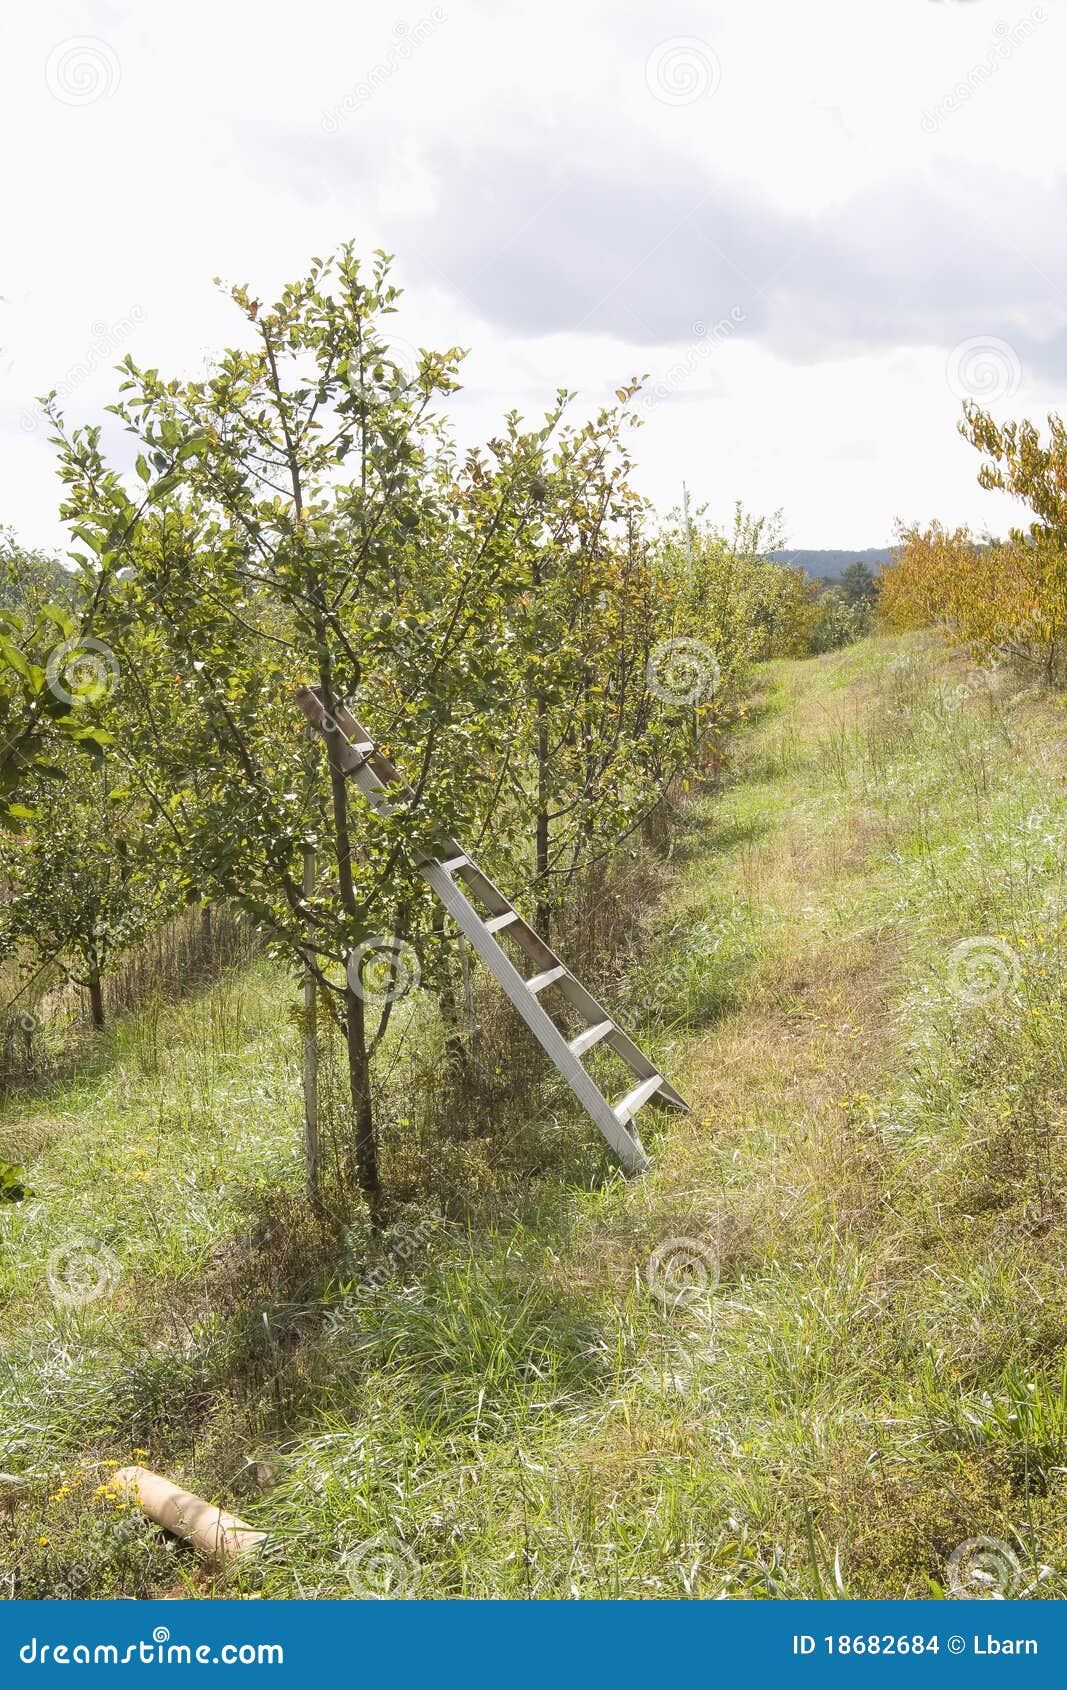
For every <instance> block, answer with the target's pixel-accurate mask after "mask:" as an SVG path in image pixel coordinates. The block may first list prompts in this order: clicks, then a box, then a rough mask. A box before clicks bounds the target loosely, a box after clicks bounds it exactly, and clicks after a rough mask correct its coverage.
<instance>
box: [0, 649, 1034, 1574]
mask: <svg viewBox="0 0 1067 1690" xmlns="http://www.w3.org/2000/svg"><path fill="white" fill-rule="evenodd" d="M965 676H966V670H965V666H964V665H963V664H961V663H958V662H956V661H955V660H952V659H950V658H947V657H946V656H945V655H944V654H943V653H941V652H940V651H939V650H938V649H937V648H936V647H935V646H933V645H932V644H931V643H930V642H928V641H926V640H925V639H922V638H916V637H911V638H908V639H904V640H888V639H878V640H871V641H865V642H862V643H861V644H860V645H857V646H855V647H852V648H849V649H848V650H846V651H845V652H841V653H835V654H832V655H830V656H827V657H824V658H820V659H816V660H811V661H808V662H797V663H792V662H790V663H785V662H783V663H779V664H774V665H770V666H768V667H767V668H766V669H765V670H764V671H762V672H761V677H760V695H759V697H758V698H757V699H755V700H754V704H753V710H752V720H751V723H750V725H749V727H748V728H747V729H746V730H745V731H744V733H743V734H742V736H741V737H740V739H739V741H738V742H737V744H736V747H735V761H734V768H733V771H732V775H731V779H730V783H729V785H728V787H727V789H726V790H725V791H724V792H722V793H719V794H717V795H714V796H705V797H703V798H701V799H700V800H699V801H698V802H696V803H694V805H693V807H692V809H691V810H690V811H689V813H688V816H687V819H686V825H685V831H684V833H683V836H682V837H681V839H680V841H679V843H678V846H677V848H676V851H675V858H674V864H673V873H672V878H671V881H670V885H669V888H668V890H667V892H666V894H665V895H664V897H662V898H661V899H660V901H659V902H658V904H657V905H656V907H655V909H654V911H653V912H652V914H651V916H650V918H649V922H648V924H647V931H646V933H645V935H644V951H645V955H646V958H647V964H646V966H643V967H641V968H635V969H634V970H633V971H632V972H631V974H630V975H629V977H628V978H627V979H626V980H625V981H622V982H620V983H619V984H618V986H617V988H616V989H615V992H614V996H613V997H612V1002H613V1004H614V1003H618V1004H619V1006H620V1015H621V1016H624V1018H625V1015H626V1014H628V1017H629V1020H630V1021H631V1023H634V1024H637V1025H639V1026H640V1029H641V1035H642V1037H643V1039H644V1040H645V1041H646V1042H647V1043H648V1044H650V1045H651V1047H652V1048H653V1049H654V1050H655V1052H656V1054H657V1057H658V1058H659V1059H660V1060H661V1061H662V1062H663V1063H664V1064H665V1066H666V1067H667V1069H668V1071H669V1072H670V1074H671V1077H672V1078H673V1079H674V1080H675V1081H676V1083H677V1084H678V1085H679V1086H680V1087H681V1089H682V1090H683V1091H685V1092H686V1094H687V1095H688V1096H689V1097H690V1099H691V1101H692V1103H693V1113H692V1115H691V1116H690V1117H688V1118H685V1119H683V1118H680V1117H678V1116H677V1115H666V1114H665V1115H661V1116H658V1117H653V1116H652V1115H650V1114H648V1113H646V1114H645V1115H644V1116H643V1117H642V1131H643V1132H644V1133H645V1134H646V1142H647V1143H650V1145H651V1148H653V1150H654V1152H655V1164H654V1168H653V1171H652V1172H651V1173H650V1174H649V1175H648V1176H646V1177H645V1178H643V1179H641V1180H639V1181H635V1182H632V1183H626V1182H624V1181H622V1180H621V1179H618V1178H616V1177H613V1176H612V1175H611V1173H610V1170H609V1165H608V1163H607V1161H606V1159H605V1158H604V1156H603V1155H602V1154H601V1153H600V1150H599V1148H598V1145H597V1144H596V1143H595V1142H594V1141H593V1140H594V1135H593V1134H592V1132H591V1129H589V1128H588V1127H587V1125H586V1124H585V1123H584V1121H583V1120H582V1119H581V1118H580V1117H578V1116H576V1115H575V1113H574V1111H573V1109H572V1108H571V1107H570V1106H569V1104H568V1102H567V1098H566V1094H565V1093H561V1092H560V1090H559V1088H557V1087H554V1086H553V1084H552V1083H551V1080H550V1079H549V1080H547V1081H545V1080H543V1079H540V1080H538V1081H537V1082H536V1084H537V1086H538V1088H539V1089H538V1091H537V1103H536V1108H531V1107H529V1106H524V1107H522V1108H521V1109H520V1108H517V1107H516V1106H515V1104H514V1102H513V1101H512V1102H511V1103H505V1104H504V1105H503V1106H502V1109H501V1118H500V1120H499V1122H498V1124H497V1127H496V1129H495V1130H494V1131H488V1132H487V1131H481V1132H478V1133H471V1132H465V1131H462V1130H460V1124H459V1123H458V1122H450V1121H449V1120H448V1119H447V1118H446V1119H445V1120H444V1122H443V1124H442V1120H441V1118H440V1115H439V1114H438V1116H437V1117H435V1118H433V1119H431V1117H430V1115H429V1114H428V1113H426V1112H425V1111H424V1112H423V1113H421V1114H420V1112H419V1105H418V1102H417V1097H418V1096H419V1095H421V1092H420V1090H419V1088H420V1087H423V1088H424V1086H425V1081H426V1077H427V1075H432V1073H433V1072H434V1071H435V1068H436V1066H437V1045H436V1040H437V1038H438V1034H437V1033H436V1031H435V1030H434V1029H433V1028H432V1027H431V1026H430V1025H429V1024H428V1022H427V1021H426V1019H425V1017H424V1016H422V1018H421V1019H420V1015H421V1012H420V1011H418V1010H415V1011H413V1017H414V1018H413V1019H411V1018H409V1021H408V1023H407V1032H406V1034H405V1033H404V1030H403V1028H401V1030H400V1033H399V1035H398V1037H399V1038H400V1039H401V1040H403V1039H404V1038H405V1037H406V1038H407V1047H406V1050H407V1054H406V1055H404V1056H403V1057H401V1056H400V1054H399V1046H398V1054H397V1055H396V1060H395V1067H394V1073H393V1078H392V1080H391V1082H390V1084H391V1086H392V1088H393V1090H392V1092H391V1094H390V1099H389V1102H388V1108H387V1115H388V1119H389V1122H390V1130H389V1134H388V1140H387V1146H386V1164H387V1170H388V1172H389V1176H390V1178H391V1181H392V1184H393V1187H394V1189H395V1190H396V1191H397V1192H398V1193H399V1198H398V1200H397V1202H396V1203H395V1205H394V1211H393V1214H392V1218H391V1221H390V1224H389V1226H388V1227H387V1228H386V1230H385V1231H384V1232H383V1233H382V1234H380V1235H377V1236H373V1235H371V1234H370V1233H369V1231H368V1230H367V1229H366V1228H365V1227H364V1226H363V1225H362V1224H361V1223H359V1221H358V1219H357V1220H356V1221H354V1222H353V1224H352V1226H351V1227H350V1228H349V1229H348V1230H347V1232H346V1233H345V1234H344V1235H343V1236H342V1237H341V1238H340V1239H339V1240H338V1239H329V1238H326V1237H324V1236H323V1235H322V1233H321V1232H320V1231H319V1230H317V1229H316V1228H315V1226H314V1225H313V1223H312V1221H311V1219H310V1217H309V1216H308V1215H307V1213H306V1211H305V1210H304V1208H303V1206H302V1203H301V1200H300V1198H299V1178H300V1168H299V1088H298V1063H299V1050H298V1044H297V1037H296V1031H295V1027H294V1025H293V1023H292V1019H291V1016H290V1014H289V1003H290V1000H291V998H292V996H293V993H292V989H291V988H290V987H287V986H286V985H285V984H284V983H283V982H282V981H280V980H279V979H278V978H277V976H276V975H275V974H273V973H272V971H271V969H270V968H269V966H268V965H266V964H257V965H255V966H254V967H253V968H251V969H249V970H246V971H244V972H242V973H240V974H235V975H233V976H230V977H228V978H226V979H224V980H223V981H221V982H220V983H218V984H217V985H216V986H214V987H212V988H211V989H210V990H207V991H204V992H203V993H201V994H199V995H198V996H195V997H191V998H188V999H186V1000H185V1001H184V1002H182V1003H180V1004H178V1005H171V1006H169V1007H159V1008H156V1009H149V1010H146V1011H142V1012H141V1013H140V1014H138V1015H135V1016H132V1017H131V1018H130V1019H129V1020H127V1021H126V1022H124V1023H123V1024H122V1025H121V1026H120V1028H119V1030H118V1031H117V1033H115V1034H114V1035H112V1037H111V1039H110V1041H109V1042H108V1043H107V1044H106V1046H105V1047H104V1048H103V1049H102V1050H101V1051H99V1052H98V1054H97V1058H96V1061H95V1062H94V1066H93V1068H92V1070H91V1071H86V1072H85V1073H84V1075H83V1077H82V1079H80V1080H75V1081H73V1082H71V1083H68V1084H65V1085H63V1086H62V1087H60V1088H57V1089H55V1090H53V1091H51V1092H49V1093H48V1094H46V1095H39V1096H37V1097H35V1098H33V1099H32V1100H30V1099H27V1100H23V1102H21V1103H17V1104H16V1103H12V1104H10V1105H9V1106H8V1107H7V1109H6V1111H5V1112H4V1113H3V1115H2V1116H0V1159H3V1158H4V1157H6V1158H7V1159H9V1160H19V1161H21V1162H23V1164H24V1165H25V1166H26V1169H27V1173H28V1177H29V1180H30V1184H31V1186H32V1188H33V1192H34V1195H33V1196H32V1197H31V1198H30V1199H29V1200H28V1201H27V1202H25V1203H23V1204H20V1205H14V1206H12V1205H6V1206H3V1207H0V1244H2V1255H0V1301H2V1304H3V1325H4V1334H5V1335H4V1338H3V1340H2V1345H0V1470H2V1471H3V1472H4V1473H6V1474H9V1475H11V1477H12V1479H18V1480H20V1481H22V1482H21V1483H20V1484H19V1485H17V1486H16V1485H14V1484H11V1485H10V1486H9V1488H8V1489H7V1490H6V1491H5V1489H4V1488H3V1485H2V1484H0V1592H4V1591H5V1581H6V1593H7V1594H11V1595H18V1596H44V1595H50V1594H56V1593H59V1594H68V1593H69V1594H89V1595H94V1596H103V1595H109V1594H115V1593H121V1594H132V1595H144V1594H152V1593H159V1592H162V1591H165V1590H168V1589H177V1590H181V1591H182V1592H183V1593H186V1594H190V1595H210V1594H219V1593H222V1592H224V1591H226V1592H233V1593H238V1592H241V1591H249V1592H252V1591H257V1592H261V1593H262V1594H264V1595H268V1596H297V1595H308V1596H327V1597H333V1596H344V1595H351V1594H378V1595H384V1594H390V1595H406V1596H529V1597H569V1596H575V1597H614V1596H623V1597H684V1596H696V1597H715V1596H739V1597H816V1596H831V1597H833V1596H850V1597H860V1596H875V1595H877V1596H894V1597H909V1596H911V1597H919V1596H927V1595H929V1594H931V1592H933V1593H934V1594H936V1593H938V1592H939V1591H940V1590H945V1589H948V1588H949V1586H950V1582H951V1578H952V1573H951V1567H952V1565H953V1556H954V1552H957V1551H959V1550H960V1547H961V1546H964V1549H963V1556H964V1560H963V1565H964V1566H966V1565H968V1564H969V1563H968V1557H970V1558H971V1559H972V1560H973V1553H972V1550H971V1549H970V1548H968V1547H967V1546H968V1545H970V1543H971V1540H975V1539H989V1540H992V1541H991V1544H989V1545H986V1546H985V1548H984V1550H982V1551H980V1552H979V1561H980V1566H979V1573H978V1575H977V1576H978V1577H979V1578H982V1577H985V1578H986V1580H987V1582H988V1581H989V1580H990V1579H992V1580H993V1582H994V1583H995V1584H997V1583H999V1587H1000V1588H1002V1589H1005V1590H1008V1591H1010V1592H1011V1593H1016V1594H1018V1593H1030V1594H1033V1595H1040V1596H1047V1597H1063V1596H1064V1595H1067V1501H1065V1492H1064V1485H1063V1475H1064V1472H1065V1470H1067V1370H1065V1358H1067V1289H1065V1287H1064V1282H1063V1275H1062V1272H1061V1268H1060V1262H1061V1258H1062V1254H1063V1247H1064V1198H1065V1195H1067V1157H1065V1144H1067V1135H1065V1131H1064V1125H1065V1121H1067V1055H1065V1052H1067V968H1065V967H1064V964H1063V960H1062V959H1063V955H1064V952H1063V933H1064V926H1065V922H1067V908H1065V902H1064V887H1065V878H1064V875H1065V868H1067V784H1065V781H1064V776H1065V774H1067V743H1065V732H1064V730H1065V727H1067V719H1065V717H1064V713H1063V708H1062V706H1061V704H1060V703H1059V701H1057V700H1055V699H1050V698H1041V697H1038V696H1035V695H1031V694H1028V693H1020V694H1015V693H1014V692H1013V688H1012V683H1011V679H1010V677H1008V676H1007V675H1004V674H1002V675H999V676H995V677H993V678H992V681H991V683H990V684H989V685H988V686H981V687H978V686H976V685H975V684H974V682H973V681H968V680H966V679H965ZM961 686H962V691H961V690H960V688H961ZM624 1001H625V1003H626V1004H627V1006H628V1007H627V1010H626V1011H625V1012H624V1011H623V1008H622V1006H623V1003H624ZM412 1100H415V1101H412ZM439 1102H440V1100H439V1099H438V1103H439ZM436 1106H437V1105H435V1107H436ZM405 1111H407V1112H405ZM653 1123H654V1124H653ZM650 1126H651V1127H652V1130H651V1132H650V1131H649V1130H648V1129H649V1127H650ZM400 1199H402V1200H400ZM63 1247H68V1249H70V1250H73V1249H74V1248H75V1247H82V1248H85V1249H88V1250H89V1252H90V1255H91V1257H92V1262H93V1263H95V1266H92V1265H90V1268H88V1269H87V1268H86V1266H85V1263H84V1261H82V1260H81V1259H80V1258H77V1257H74V1258H73V1266H71V1264H70V1261H68V1260H67V1259H66V1258H63V1259H61V1260H60V1262H59V1265H58V1268H57V1267H56V1265H55V1263H53V1269H52V1278H53V1280H56V1279H57V1274H58V1283H59V1286H60V1291H61V1292H62V1289H63V1286H64V1284H67V1283H68V1282H69V1283H74V1284H75V1285H82V1284H83V1283H84V1280H85V1275H86V1273H87V1272H89V1273H92V1272H96V1273H97V1274H98V1275H99V1273H100V1263H101V1262H103V1265H104V1273H103V1278H104V1287H103V1289H102V1291H101V1294H100V1295H99V1296H98V1297H96V1299H95V1300H93V1301H91V1302H89V1303H87V1304H83V1305H82V1306H79V1307H68V1306H65V1305H64V1303H63V1302H62V1301H61V1300H60V1301H57V1298H56V1295H55V1287H54V1285H51V1284H50V1282H49V1277H48V1262H49V1259H50V1257H51V1256H52V1255H53V1254H54V1252H56V1251H57V1250H60V1249H61V1248H63ZM64 1273H66V1274H67V1276H68V1278H67V1280H64V1278H63V1274H64ZM79 1275H80V1276H81V1277H79ZM135 1449H140V1450H142V1451H144V1452H145V1455H144V1459H146V1460H147V1461H148V1463H149V1464H151V1465H154V1466H156V1467H158V1468H159V1469H161V1470H162V1471H165V1472H168V1473H171V1474H172V1475H173V1476H174V1477H176V1478H177V1479H179V1480H180V1481H181V1482H183V1483H185V1484H187V1485H188V1486H190V1488H192V1489H195V1490H199V1491H201V1492H202V1493H205V1494H210V1495H212V1496H214V1497H215V1498H216V1499H218V1500H220V1501H222V1502H224V1503H225V1504H227V1505H228V1506H230V1507H232V1508H234V1509H236V1510H237V1511H238V1512H240V1513H243V1514H244V1515H245V1517H247V1518H250V1519H251V1520H253V1521H254V1522H255V1523H256V1524H259V1525H262V1526H264V1527H266V1528H267V1529H268V1530H269V1531H270V1533H271V1540H270V1545H269V1548H268V1550H267V1551H266V1553H265V1554H264V1555H263V1556H262V1557H261V1558H260V1559H259V1560H258V1562H257V1563H255V1564H254V1565H251V1564H250V1565H248V1566H247V1567H245V1568H244V1569H239V1570H235V1571H233V1572H231V1573H230V1574H229V1575H228V1577H227V1578H225V1579H223V1578H215V1579H211V1578H209V1577H208V1576H207V1575H206V1574H204V1573H203V1572H201V1571H197V1570H196V1569H195V1568H194V1567H193V1566H192V1565H191V1563H190V1561H189V1558H188V1557H187V1555H186V1554H185V1552H184V1551H183V1550H181V1549H179V1548H176V1547H175V1546H174V1545H169V1544H167V1543H166V1542H164V1541H163V1540H161V1539H160V1538H159V1537H158V1536H157V1534H155V1533H154V1532H153V1531H152V1530H151V1529H150V1528H148V1527H146V1526H145V1525H144V1523H143V1522H140V1520H139V1519H138V1518H137V1517H134V1516H131V1515H130V1514H129V1513H128V1512H126V1511H125V1510H123V1509H120V1508H118V1507H117V1506H116V1505H115V1504H114V1502H112V1501H111V1500H110V1499H109V1497H108V1494H107V1492H106V1479H107V1474H108V1472H109V1471H110V1470H111V1468H110V1467H109V1465H108V1463H112V1464H114V1463H117V1462H126V1461H128V1460H130V1459H131V1458H132V1456H133V1451H134V1450H135ZM98 1493H99V1494H98ZM983 1554H984V1557H985V1559H984V1560H981V1556H982V1555H983ZM957 1559H958V1556H957ZM990 1568H992V1571H991V1572H990V1570H989V1569H990ZM983 1569H984V1571H983Z"/></svg>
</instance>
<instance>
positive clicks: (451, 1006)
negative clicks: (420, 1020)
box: [433, 908, 467, 1069]
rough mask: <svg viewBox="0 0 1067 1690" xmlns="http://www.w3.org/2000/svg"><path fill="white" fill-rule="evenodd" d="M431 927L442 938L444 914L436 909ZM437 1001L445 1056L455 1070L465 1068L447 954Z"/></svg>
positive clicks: (464, 1047)
mask: <svg viewBox="0 0 1067 1690" xmlns="http://www.w3.org/2000/svg"><path fill="white" fill-rule="evenodd" d="M433 925H434V931H435V933H437V934H439V935H440V936H441V938H442V939H443V938H444V931H445V912H444V910H443V909H441V908H438V909H437V910H435V911H434V918H433ZM437 1001H438V1003H439V1004H440V1006H441V1020H442V1021H443V1022H444V1027H445V1054H446V1055H447V1057H448V1060H449V1062H450V1063H452V1064H454V1065H455V1066H456V1067H457V1068H459V1069H463V1068H465V1067H466V1066H467V1047H466V1045H465V1044H464V1043H463V1034H462V1031H461V1029H460V1022H459V1004H458V1002H457V1000H456V983H455V979H454V977H453V973H452V964H451V959H450V958H449V957H448V956H447V954H446V955H445V956H444V957H443V959H442V964H441V984H440V986H439V988H438V992H437Z"/></svg>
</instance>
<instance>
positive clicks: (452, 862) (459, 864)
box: [437, 857, 470, 874]
mask: <svg viewBox="0 0 1067 1690" xmlns="http://www.w3.org/2000/svg"><path fill="white" fill-rule="evenodd" d="M469 862H470V858H469V857H449V858H448V860H447V862H443V863H438V865H437V866H438V868H443V869H444V871H445V873H446V874H455V872H456V870H457V869H459V868H464V867H465V866H466V864H467V863H469Z"/></svg>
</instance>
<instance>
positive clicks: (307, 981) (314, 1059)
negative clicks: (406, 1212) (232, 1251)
mask: <svg viewBox="0 0 1067 1690" xmlns="http://www.w3.org/2000/svg"><path fill="white" fill-rule="evenodd" d="M303 891H304V897H305V899H307V898H311V897H313V896H314V894H315V852H314V849H313V848H312V847H311V846H308V847H307V848H306V849H305V851H304V887H303ZM317 1019H318V1018H317V1015H316V1002H315V975H314V972H313V970H312V968H311V963H310V959H309V961H308V962H307V963H306V964H305V967H304V1050H303V1057H304V1166H305V1168H306V1170H307V1190H308V1200H309V1202H310V1203H311V1207H312V1208H313V1209H314V1210H315V1212H316V1213H318V1210H319V1208H320V1206H321V1203H322V1191H321V1168H320V1151H319V1043H318V1026H317Z"/></svg>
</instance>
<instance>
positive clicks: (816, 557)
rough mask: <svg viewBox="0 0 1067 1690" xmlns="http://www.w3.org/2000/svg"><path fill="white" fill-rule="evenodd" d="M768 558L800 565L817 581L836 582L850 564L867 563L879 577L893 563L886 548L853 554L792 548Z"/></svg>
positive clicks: (868, 548) (770, 554)
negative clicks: (881, 570) (884, 565)
mask: <svg viewBox="0 0 1067 1690" xmlns="http://www.w3.org/2000/svg"><path fill="white" fill-rule="evenodd" d="M767 556H768V557H769V558H773V560H774V562H775V563H792V564H799V565H800V567H801V569H803V570H804V571H805V573H806V574H808V575H814V576H815V577H816V579H819V578H820V577H822V578H823V579H827V580H832V581H836V580H837V579H838V577H839V576H840V575H842V574H843V573H844V571H845V570H846V569H847V568H848V566H849V564H850V563H856V562H857V561H858V562H859V563H865V564H866V565H867V568H868V569H869V570H871V571H872V573H873V574H875V575H877V573H878V571H879V570H880V569H881V567H882V565H883V564H886V563H892V561H893V554H892V552H891V551H890V550H889V548H888V547H885V546H868V547H867V548H866V550H859V549H858V548H857V550H856V551H852V552H847V551H844V552H842V551H833V550H828V551H814V552H806V551H801V550H800V549H799V548H790V549H789V550H788V551H780V552H768V553H767Z"/></svg>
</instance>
